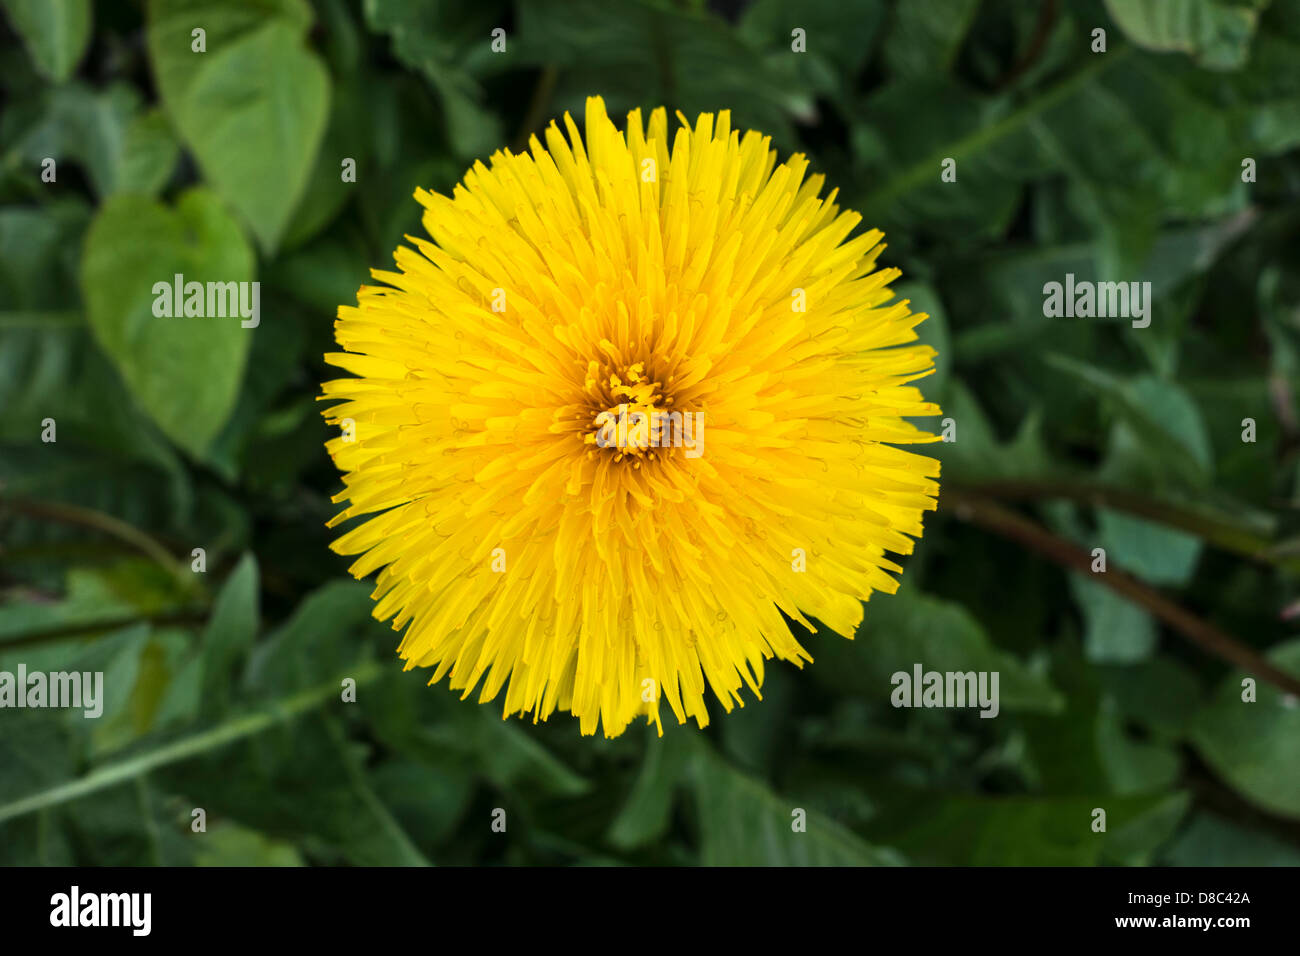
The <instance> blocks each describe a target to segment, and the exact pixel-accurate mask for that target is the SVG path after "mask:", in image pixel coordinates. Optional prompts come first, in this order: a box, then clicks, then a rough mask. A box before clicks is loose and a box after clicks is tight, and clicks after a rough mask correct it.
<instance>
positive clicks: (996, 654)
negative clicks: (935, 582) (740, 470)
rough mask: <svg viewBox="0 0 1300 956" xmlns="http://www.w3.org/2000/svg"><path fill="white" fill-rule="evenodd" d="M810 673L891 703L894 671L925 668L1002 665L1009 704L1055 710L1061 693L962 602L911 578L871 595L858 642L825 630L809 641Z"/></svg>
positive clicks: (1003, 697) (1001, 691)
mask: <svg viewBox="0 0 1300 956" xmlns="http://www.w3.org/2000/svg"><path fill="white" fill-rule="evenodd" d="M809 650H810V651H811V652H812V655H813V658H814V659H815V663H814V664H813V666H812V673H813V674H814V675H816V676H818V677H820V678H821V679H823V680H826V681H830V682H832V683H834V685H835V686H837V687H844V688H846V689H847V688H849V687H851V688H852V689H853V690H854V692H855V693H858V694H867V695H869V696H872V697H874V698H875V699H877V700H879V701H881V702H882V703H883V702H888V701H889V699H890V695H891V693H892V692H893V689H894V688H893V685H892V684H891V678H892V676H893V675H894V674H896V673H899V672H902V673H906V674H908V675H911V674H912V671H913V666H914V665H915V664H921V665H922V669H923V670H925V671H945V672H946V671H953V672H961V673H965V672H968V671H975V672H977V673H978V672H981V671H988V672H997V673H998V675H999V677H998V697H999V705H1000V707H1001V708H1002V709H1004V710H1031V711H1053V710H1056V709H1059V708H1060V706H1061V698H1060V695H1059V694H1057V692H1056V691H1055V690H1054V689H1053V688H1052V685H1051V684H1050V683H1049V682H1048V680H1047V679H1046V677H1044V676H1042V675H1041V674H1038V673H1035V672H1034V671H1032V670H1030V669H1029V668H1028V667H1026V666H1025V665H1024V664H1022V663H1021V662H1020V661H1019V660H1017V659H1016V658H1015V657H1014V656H1012V655H1011V654H1009V653H1007V652H1006V651H1003V650H1001V649H999V648H997V647H995V646H993V645H992V644H991V643H990V642H989V639H988V636H987V635H986V634H985V633H984V629H983V628H982V627H980V625H979V623H978V622H977V621H976V620H975V618H974V617H973V616H972V615H971V613H970V612H969V611H968V610H967V609H966V608H965V607H963V606H962V605H960V604H956V603H954V602H951V601H945V600H943V599H941V598H936V597H931V596H930V595H926V594H919V593H917V592H916V591H915V590H914V589H911V588H909V587H908V586H907V585H906V584H904V585H903V587H902V588H900V590H899V592H898V593H897V594H893V595H888V594H880V595H878V596H876V597H874V598H873V599H872V600H871V601H868V602H867V604H866V607H865V616H864V618H863V621H862V624H861V626H860V627H859V628H858V633H857V636H856V638H855V639H854V640H853V642H852V643H849V642H846V641H845V640H844V639H843V638H841V637H839V636H838V635H835V634H830V633H823V634H822V635H821V636H820V637H819V638H818V639H817V640H815V641H814V642H812V643H811V645H810V647H809Z"/></svg>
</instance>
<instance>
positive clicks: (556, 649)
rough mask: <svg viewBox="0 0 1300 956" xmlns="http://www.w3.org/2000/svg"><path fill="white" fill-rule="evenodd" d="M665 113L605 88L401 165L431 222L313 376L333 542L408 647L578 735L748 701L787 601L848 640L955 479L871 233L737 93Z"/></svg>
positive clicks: (920, 363) (783, 652)
mask: <svg viewBox="0 0 1300 956" xmlns="http://www.w3.org/2000/svg"><path fill="white" fill-rule="evenodd" d="M678 119H679V120H680V122H681V124H682V126H681V128H679V129H677V130H676V131H675V132H673V133H671V134H670V132H669V127H668V118H667V115H666V114H665V112H664V110H662V109H658V110H655V111H654V112H653V113H651V114H650V119H649V123H648V124H643V122H642V117H641V114H640V111H633V112H632V113H631V114H629V116H628V121H627V132H626V134H624V133H621V132H619V130H618V129H617V128H616V127H615V126H614V124H613V123H612V122H611V121H610V120H609V118H608V116H607V115H606V113H605V105H604V103H603V101H602V100H601V99H600V98H599V97H593V98H591V99H589V100H588V101H587V115H586V131H585V132H586V139H585V142H584V140H583V138H582V137H581V136H580V135H579V133H578V129H577V127H576V125H575V124H574V122H573V120H572V119H571V118H570V117H569V116H568V115H567V114H566V115H565V117H564V126H565V131H567V134H568V135H567V138H566V136H565V134H564V132H562V131H561V130H560V128H559V127H558V126H557V125H556V124H555V123H552V124H551V126H550V128H549V129H547V130H546V133H545V143H543V142H542V141H539V140H538V139H537V138H536V137H533V138H532V139H531V140H530V142H529V151H528V153H525V154H523V155H515V154H512V153H510V152H498V153H496V154H495V155H493V156H492V158H491V164H490V166H484V165H483V164H482V163H476V164H475V166H474V167H473V168H472V169H471V170H469V171H468V172H467V173H466V175H465V178H464V182H463V183H462V184H461V185H458V186H457V187H456V188H455V189H454V190H453V193H452V195H451V196H450V197H447V196H442V195H438V194H436V193H431V192H426V191H425V190H423V189H419V190H416V193H415V198H416V199H417V200H418V201H419V202H420V204H421V205H422V206H423V207H424V209H425V212H424V219H423V225H424V229H425V230H426V231H427V233H428V235H429V239H421V238H416V237H411V236H408V237H407V239H408V240H409V242H410V243H411V247H410V248H407V247H402V248H399V249H398V250H397V252H396V254H395V259H396V263H397V269H398V271H396V272H381V271H374V272H373V273H372V274H373V276H374V278H375V279H376V280H378V281H379V282H381V283H383V284H382V285H377V286H363V287H362V288H361V289H360V291H359V292H358V294H357V305H356V306H355V307H353V306H343V307H341V308H340V309H339V313H338V322H337V323H336V326H335V334H336V338H337V341H338V344H339V346H340V348H341V349H342V350H343V351H341V352H336V353H331V354H329V355H327V356H326V358H327V360H328V361H329V362H330V363H331V364H332V365H335V366H337V367H339V368H341V369H343V370H345V371H347V372H349V373H351V374H352V376H354V377H350V378H342V379H338V380H336V381H331V382H327V383H326V384H325V385H324V387H323V390H324V395H323V398H325V399H327V400H329V401H330V402H331V403H332V404H331V405H330V406H329V408H328V409H327V411H326V412H325V416H326V420H327V421H328V422H329V423H330V424H332V425H337V426H339V427H340V428H341V429H342V433H341V435H340V437H337V438H334V439H332V440H331V441H330V442H329V443H328V446H327V447H328V449H329V452H330V455H331V456H332V457H333V459H334V462H335V464H336V465H337V466H338V468H339V470H340V471H341V472H342V474H343V485H344V490H343V491H342V492H341V493H340V494H339V495H338V496H337V497H336V498H335V501H336V502H340V503H346V504H345V507H344V510H343V511H342V512H340V513H339V515H338V516H337V517H336V518H335V519H334V521H333V522H331V524H332V525H337V524H339V523H342V522H350V524H349V529H350V530H348V531H347V532H346V533H345V534H343V535H342V537H340V538H339V539H338V540H337V541H336V542H335V543H334V545H333V547H334V549H335V550H336V551H338V552H339V553H341V554H348V555H357V556H358V557H357V560H356V562H355V563H354V564H353V565H352V568H351V571H352V573H353V574H354V575H356V576H357V577H362V576H364V575H367V574H370V573H371V572H378V574H377V576H376V585H375V591H374V595H373V596H374V599H375V602H376V604H375V616H376V617H377V618H379V619H380V620H388V619H391V620H392V624H393V627H394V629H397V630H402V629H405V630H404V633H403V635H402V639H401V645H400V648H399V653H400V654H401V657H402V659H403V660H404V661H406V666H407V668H408V669H409V668H411V667H416V666H419V667H430V668H433V676H432V679H431V680H430V683H435V682H437V681H439V680H441V679H442V678H443V677H444V676H448V677H449V682H450V686H451V687H452V688H453V689H455V690H460V691H463V696H468V695H469V694H470V693H472V692H473V690H474V689H475V688H476V687H480V690H479V699H480V701H488V700H492V699H494V698H496V697H497V696H498V694H501V693H502V691H503V690H504V712H505V714H506V715H510V714H524V713H531V714H532V715H533V718H534V720H536V719H543V720H544V719H546V718H547V717H548V716H550V714H551V713H552V712H553V711H555V710H556V708H559V709H561V710H566V711H570V712H572V713H573V714H574V715H575V716H576V717H577V718H578V719H579V721H580V728H581V731H582V733H584V734H590V733H594V732H595V731H596V730H597V729H598V728H602V729H603V730H604V732H605V734H606V735H607V736H614V735H617V734H619V733H621V732H622V731H623V730H624V729H625V728H626V727H627V725H628V724H629V722H631V721H632V720H633V719H634V718H635V717H637V716H640V715H644V716H646V717H647V718H648V719H650V720H652V721H654V722H655V724H656V725H658V724H659V720H660V713H659V708H660V703H661V702H666V703H667V705H668V707H669V708H670V709H671V711H672V713H673V715H674V716H675V717H676V719H677V720H678V721H679V722H685V721H686V720H687V719H688V718H694V719H695V720H696V721H697V722H698V723H699V725H700V726H704V725H705V724H706V723H707V722H708V712H707V710H706V697H707V696H709V695H710V694H711V695H712V696H714V697H716V699H717V700H718V701H719V702H721V704H722V707H723V708H724V709H725V710H728V711H730V710H731V707H732V706H733V704H741V705H742V706H743V699H742V696H741V693H742V686H743V685H748V686H749V688H750V690H751V691H752V692H753V693H754V694H755V695H758V694H759V689H760V687H761V685H762V681H763V662H764V660H766V659H768V658H772V657H777V658H780V659H782V660H787V661H792V662H794V663H796V664H799V665H800V666H802V661H803V660H811V657H809V655H808V653H807V652H806V651H805V650H804V649H803V648H802V647H801V646H800V645H799V643H798V642H797V641H796V640H795V638H794V636H793V635H792V633H791V629H790V624H789V621H791V620H792V621H794V622H797V623H798V624H800V625H802V626H803V627H807V628H810V629H811V627H812V624H811V622H810V619H812V618H816V619H817V620H819V621H821V622H822V623H823V624H824V625H825V626H826V627H828V628H830V629H832V630H834V631H836V632H838V633H840V634H843V635H845V636H849V637H851V636H852V635H853V632H854V630H855V628H856V627H857V625H858V624H859V622H860V621H861V619H862V602H863V601H865V600H867V599H868V598H869V597H870V595H871V594H872V592H873V591H877V590H879V591H885V592H888V593H893V592H894V591H895V590H896V588H897V587H898V584H897V581H896V580H895V578H894V577H893V576H892V574H893V573H897V572H899V571H900V570H901V568H900V567H899V566H898V565H897V564H895V563H894V562H893V561H891V560H890V559H889V558H887V557H886V552H893V553H895V554H908V553H910V552H911V550H912V543H913V537H915V536H919V535H920V534H921V517H922V514H923V513H924V512H925V511H926V510H930V509H933V508H934V507H935V498H936V495H937V494H938V484H937V482H936V480H935V479H936V478H937V476H938V473H939V464H938V462H937V461H935V460H933V459H931V458H926V457H922V456H920V455H916V454H913V453H911V452H908V451H904V450H902V449H900V448H897V447H894V446H895V445H898V444H906V443H914V442H928V441H934V440H935V437H934V436H933V435H931V434H928V433H926V432H923V431H921V430H919V429H917V428H916V427H914V426H913V425H912V424H910V423H909V422H908V421H907V419H908V418H911V417H917V416H931V415H936V414H938V412H939V409H938V408H937V407H936V406H934V405H933V404H930V403H929V402H926V401H925V400H924V399H923V398H922V396H921V394H920V392H919V391H918V390H917V389H916V388H915V386H913V385H911V384H909V383H911V382H913V381H914V380H916V379H918V378H920V377H922V376H924V375H926V374H928V373H929V372H931V371H932V370H933V356H934V351H933V349H931V348H929V347H928V346H922V345H917V344H914V343H915V342H916V338H917V336H916V333H915V331H914V330H915V327H916V325H917V324H918V323H919V322H921V321H922V320H923V319H924V318H925V316H924V315H921V314H916V313H912V312H910V311H909V310H908V305H907V302H905V301H903V302H896V301H892V300H893V293H892V292H891V291H890V290H889V288H888V285H889V283H890V282H891V281H893V280H894V279H895V278H896V277H897V276H898V270H896V269H880V268H877V267H876V259H877V257H878V256H879V255H880V252H881V250H883V249H884V246H883V245H882V244H881V241H880V240H881V238H882V236H881V233H880V232H878V231H869V232H862V233H860V234H858V235H856V236H854V237H853V238H850V235H851V233H853V230H854V229H855V227H856V226H857V225H858V222H859V219H860V217H859V216H858V215H857V214H855V213H851V212H841V211H840V210H839V208H838V207H837V206H836V205H835V202H834V200H835V193H834V192H832V193H831V194H830V195H829V196H827V197H822V196H821V191H822V177H821V176H805V174H806V172H807V167H808V163H807V160H806V159H805V158H804V157H803V156H801V155H795V156H792V157H791V158H790V159H789V160H787V161H786V162H784V163H782V164H780V165H777V156H776V153H775V151H773V150H772V149H771V148H770V142H769V139H768V138H767V137H764V136H761V135H760V134H758V133H754V132H746V133H744V134H743V135H742V134H741V133H740V132H738V131H736V130H733V129H732V128H731V120H730V116H729V114H728V113H727V112H726V111H723V112H720V113H719V114H718V115H717V116H716V117H715V116H713V115H711V114H707V113H706V114H703V115H701V116H700V117H699V118H698V119H697V120H696V122H695V126H694V127H693V128H692V127H691V126H690V125H689V123H688V122H687V120H686V118H685V117H683V116H681V115H680V114H678ZM909 343H910V344H909ZM352 519H361V520H352ZM783 615H784V616H783ZM787 618H788V619H789V620H787ZM480 685H481V686H480ZM661 732H662V730H661Z"/></svg>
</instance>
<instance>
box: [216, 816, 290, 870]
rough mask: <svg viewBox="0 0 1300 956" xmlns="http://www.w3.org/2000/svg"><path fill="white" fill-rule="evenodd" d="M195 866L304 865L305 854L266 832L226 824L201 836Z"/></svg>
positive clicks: (222, 823)
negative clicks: (303, 857)
mask: <svg viewBox="0 0 1300 956" xmlns="http://www.w3.org/2000/svg"><path fill="white" fill-rule="evenodd" d="M196 839H197V840H199V841H200V843H201V846H200V847H199V848H198V849H197V850H196V851H195V854H194V865H195V866H303V865H304V863H303V859H302V855H301V854H300V853H299V852H298V850H297V848H296V847H294V845H293V844H292V843H286V842H284V841H282V840H276V839H273V838H271V837H268V836H267V835H266V834H265V833H259V832H258V831H256V830H250V829H248V828H247V827H241V826H240V825H239V824H237V823H231V822H229V821H222V822H220V823H218V824H216V825H214V826H211V827H209V828H208V830H207V832H206V833H204V834H203V835H202V836H200V837H197V838H196Z"/></svg>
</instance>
